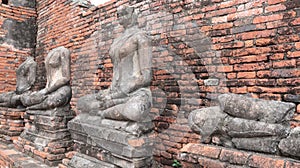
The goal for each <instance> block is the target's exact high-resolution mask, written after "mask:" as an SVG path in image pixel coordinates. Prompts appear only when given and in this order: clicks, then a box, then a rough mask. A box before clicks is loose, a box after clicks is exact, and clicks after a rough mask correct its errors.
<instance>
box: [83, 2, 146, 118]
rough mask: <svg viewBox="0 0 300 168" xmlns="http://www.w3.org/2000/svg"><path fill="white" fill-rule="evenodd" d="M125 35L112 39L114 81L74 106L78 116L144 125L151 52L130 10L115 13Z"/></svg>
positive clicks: (125, 9) (111, 53)
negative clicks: (80, 114) (85, 114)
mask: <svg viewBox="0 0 300 168" xmlns="http://www.w3.org/2000/svg"><path fill="white" fill-rule="evenodd" d="M118 18H119V19H120V24H121V25H122V26H123V27H124V28H125V32H124V34H123V35H121V36H120V37H119V38H117V39H115V40H114V42H113V44H112V45H111V48H110V51H109V54H110V56H111V59H112V62H113V65H114V67H113V79H112V84H111V86H110V88H109V89H107V90H102V91H100V92H99V93H97V94H90V95H86V96H84V97H81V98H80V99H79V101H78V103H77V107H78V110H79V111H80V112H81V113H90V114H92V115H98V116H101V117H103V118H108V119H113V120H123V121H137V122H138V121H143V120H144V119H145V118H147V116H148V113H149V111H150V107H151V102H152V96H151V91H150V90H149V88H148V86H149V85H150V82H151V59H152V57H151V48H150V46H149V40H148V38H147V36H146V35H145V34H144V32H143V31H141V30H140V29H138V27H137V15H136V14H135V12H134V8H132V7H122V8H120V9H119V10H118Z"/></svg>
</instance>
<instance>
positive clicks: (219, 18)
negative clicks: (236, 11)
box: [211, 15, 227, 24]
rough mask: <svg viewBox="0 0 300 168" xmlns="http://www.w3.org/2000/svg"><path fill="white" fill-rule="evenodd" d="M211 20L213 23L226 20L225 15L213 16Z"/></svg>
mask: <svg viewBox="0 0 300 168" xmlns="http://www.w3.org/2000/svg"><path fill="white" fill-rule="evenodd" d="M211 21H212V23H213V24H215V23H223V22H227V15H225V16H220V17H213V18H212V20H211Z"/></svg>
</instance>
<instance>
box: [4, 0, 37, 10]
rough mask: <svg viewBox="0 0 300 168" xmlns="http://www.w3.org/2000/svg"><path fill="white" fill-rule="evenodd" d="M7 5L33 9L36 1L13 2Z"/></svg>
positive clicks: (19, 0)
mask: <svg viewBox="0 0 300 168" xmlns="http://www.w3.org/2000/svg"><path fill="white" fill-rule="evenodd" d="M9 4H11V5H13V6H23V7H29V8H35V4H36V1H34V0H13V1H9Z"/></svg>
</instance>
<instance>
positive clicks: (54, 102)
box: [21, 47, 72, 110]
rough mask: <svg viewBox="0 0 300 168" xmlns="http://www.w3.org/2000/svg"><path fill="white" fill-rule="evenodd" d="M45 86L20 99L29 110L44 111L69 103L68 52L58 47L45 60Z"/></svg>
mask: <svg viewBox="0 0 300 168" xmlns="http://www.w3.org/2000/svg"><path fill="white" fill-rule="evenodd" d="M45 67H46V76H47V84H46V87H45V88H44V89H42V90H40V91H34V92H28V93H26V94H24V95H23V96H22V97H21V101H22V103H23V104H24V105H25V106H26V107H27V109H29V110H46V109H53V108H55V107H60V106H64V105H66V104H68V103H69V101H70V99H71V96H72V93H71V87H70V85H69V82H70V73H71V72H70V52H69V50H68V49H66V48H65V47H58V48H55V49H53V50H52V51H50V52H49V54H48V55H47V57H46V59H45Z"/></svg>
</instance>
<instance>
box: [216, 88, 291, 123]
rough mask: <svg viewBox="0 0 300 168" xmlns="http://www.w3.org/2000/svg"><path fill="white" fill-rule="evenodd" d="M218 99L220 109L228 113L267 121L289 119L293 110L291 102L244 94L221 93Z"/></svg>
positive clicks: (274, 121)
mask: <svg viewBox="0 0 300 168" xmlns="http://www.w3.org/2000/svg"><path fill="white" fill-rule="evenodd" d="M218 100H219V103H220V107H221V109H222V111H223V112H225V113H228V114H229V115H232V116H234V117H239V118H244V119H250V120H257V121H263V122H267V123H282V122H284V121H289V120H290V119H291V118H292V116H293V114H294V112H295V104H293V103H285V102H279V101H267V100H262V99H254V98H250V97H247V96H244V95H237V94H222V95H220V96H219V97H218Z"/></svg>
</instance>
